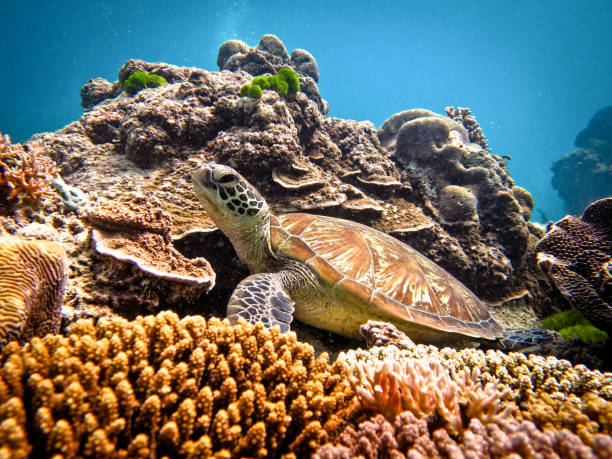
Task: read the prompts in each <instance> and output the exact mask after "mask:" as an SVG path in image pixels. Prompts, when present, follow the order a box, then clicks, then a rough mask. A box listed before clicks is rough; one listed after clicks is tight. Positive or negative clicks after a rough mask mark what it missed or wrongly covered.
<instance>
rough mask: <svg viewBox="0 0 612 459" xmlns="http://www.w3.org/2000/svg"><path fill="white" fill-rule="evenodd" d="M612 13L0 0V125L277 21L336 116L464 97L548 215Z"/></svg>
mask: <svg viewBox="0 0 612 459" xmlns="http://www.w3.org/2000/svg"><path fill="white" fill-rule="evenodd" d="M611 25H612V2H610V1H609V0H590V1H584V2H576V1H569V0H559V1H551V0H542V1H537V2H533V1H524V0H521V1H513V2H502V1H490V0H489V1H485V0H474V1H471V2H466V1H462V2H459V1H442V2H432V1H428V0H405V1H396V2H385V1H378V2H372V1H360V0H353V1H344V0H342V1H333V2H332V1H328V0H326V1H319V0H312V1H309V2H276V3H272V2H258V1H246V0H240V1H225V0H213V1H204V0H202V1H195V0H193V1H182V0H175V1H172V2H168V1H163V2H162V1H157V0H147V1H142V0H132V1H130V2H123V1H95V2H94V1H89V2H81V1H79V2H77V1H66V0H57V1H54V2H44V1H31V0H24V1H22V2H19V3H18V2H2V3H1V5H0V57H1V58H2V60H1V62H2V67H1V71H0V107H1V110H0V131H1V132H2V133H4V134H9V135H10V136H11V137H12V139H13V141H15V142H16V141H25V140H27V139H28V138H29V137H30V136H31V135H32V134H34V133H37V132H43V131H53V130H57V129H59V128H61V127H62V126H64V125H66V124H68V123H70V122H72V121H74V120H76V119H78V118H79V116H80V114H81V111H82V109H81V107H80V95H79V91H80V88H81V86H82V85H83V84H84V83H85V82H86V81H87V80H88V79H89V78H93V77H99V76H101V77H104V78H106V79H108V80H110V81H115V80H116V79H117V71H118V69H119V68H120V67H121V65H122V64H123V63H124V62H125V61H126V60H128V59H130V58H138V59H143V60H147V61H154V62H158V61H163V62H168V63H171V64H175V65H186V66H196V67H200V68H204V69H207V70H217V66H216V57H217V51H218V49H219V46H220V45H221V44H222V43H223V42H224V41H226V40H229V39H240V40H243V41H245V42H247V43H248V44H249V45H251V46H254V45H256V44H257V42H258V40H259V38H260V37H261V36H262V35H264V34H267V33H272V34H275V35H277V36H278V37H279V38H280V39H281V40H283V42H284V43H285V46H286V47H287V49H288V50H289V52H291V50H293V49H295V48H303V49H306V50H307V51H309V52H310V53H311V54H312V55H313V56H314V57H315V58H316V59H317V62H318V66H319V72H320V75H321V78H320V81H319V88H320V91H321V94H322V96H323V97H324V98H325V99H326V100H328V101H329V104H330V116H336V117H340V118H349V119H356V120H370V121H372V122H373V123H374V124H375V125H376V126H377V127H379V126H380V125H381V124H382V122H383V121H384V120H385V119H387V118H388V117H389V116H391V115H392V114H394V113H397V112H400V111H403V110H407V109H410V108H427V109H430V110H433V111H435V112H438V113H444V107H446V106H448V105H455V106H456V105H459V106H463V107H470V108H471V109H472V113H473V114H474V115H475V116H476V118H477V120H478V121H479V122H480V124H481V126H482V128H483V131H484V133H485V135H486V136H487V138H488V140H489V143H490V146H491V147H492V150H493V152H494V153H497V154H499V155H510V156H512V160H511V162H510V168H511V172H512V176H513V178H514V179H515V182H516V184H517V185H520V186H522V187H524V188H526V189H527V190H529V191H530V192H531V193H532V194H533V196H534V198H535V200H536V210H537V209H539V210H541V211H542V212H544V214H545V215H546V216H547V217H548V218H549V219H552V220H554V219H557V218H559V217H560V216H561V215H562V202H561V201H560V199H559V198H558V197H557V195H556V192H555V191H554V190H553V189H552V187H551V185H550V178H551V171H550V166H551V164H552V162H553V161H555V160H556V159H558V158H560V157H561V156H562V155H564V154H566V153H569V152H570V151H572V150H573V149H574V147H573V142H574V139H575V137H576V135H577V134H578V132H579V131H580V130H581V129H583V128H584V127H585V126H586V125H587V123H588V121H589V120H590V118H591V117H592V115H593V114H594V113H595V111H597V110H598V109H599V108H601V107H603V106H605V105H610V104H611V103H612V84H611V83H610V81H611V80H610V75H611V74H612V27H611ZM533 219H534V220H539V221H542V220H543V217H542V214H541V213H540V212H537V211H536V212H535V213H534V217H533Z"/></svg>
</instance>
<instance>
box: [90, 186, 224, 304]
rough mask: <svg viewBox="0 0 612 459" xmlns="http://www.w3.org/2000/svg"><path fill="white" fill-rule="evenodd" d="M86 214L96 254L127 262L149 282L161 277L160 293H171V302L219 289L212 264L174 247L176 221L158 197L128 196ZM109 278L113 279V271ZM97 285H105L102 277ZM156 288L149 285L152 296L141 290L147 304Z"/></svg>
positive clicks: (148, 289) (159, 280) (147, 288)
mask: <svg viewBox="0 0 612 459" xmlns="http://www.w3.org/2000/svg"><path fill="white" fill-rule="evenodd" d="M86 215H87V219H88V221H89V223H90V224H91V225H92V227H93V229H92V234H91V239H92V242H93V245H94V248H95V250H96V251H97V252H98V253H99V254H101V255H103V256H105V257H110V258H111V259H114V260H117V261H119V262H120V263H121V264H123V263H129V264H132V265H134V266H136V267H137V268H138V270H139V271H141V272H142V273H145V275H146V276H147V277H148V278H149V279H155V280H156V281H157V283H158V284H160V286H161V285H163V288H160V289H157V290H159V291H160V292H161V290H163V291H164V292H165V293H164V295H163V297H164V299H165V300H166V301H169V302H172V301H176V300H177V299H181V300H189V299H194V298H197V296H199V294H201V293H202V291H207V290H210V289H211V288H212V286H213V285H214V282H215V273H214V271H213V270H212V268H211V266H210V264H209V263H208V261H206V260H205V259H204V258H201V257H199V258H194V259H189V258H186V257H184V256H183V255H182V254H181V253H180V252H179V251H178V250H176V249H175V248H174V247H173V245H172V241H171V236H170V232H171V226H172V221H171V219H170V217H168V216H167V215H166V214H165V213H164V212H163V210H162V208H161V203H160V202H159V200H157V199H156V198H154V197H151V196H150V197H145V196H143V195H137V194H135V195H132V196H125V197H123V198H122V199H118V200H116V201H112V202H106V203H99V204H97V205H96V206H92V207H90V208H88V209H87V210H86ZM119 270H120V271H121V269H120V268H119ZM107 276H110V277H113V276H112V274H109V273H107ZM96 281H101V279H100V276H97V279H96ZM98 283H99V282H98ZM150 284H151V282H150V281H149V282H145V288H146V290H147V293H145V292H141V296H142V297H143V302H144V297H147V296H148V297H150V296H151V295H152V293H153V291H154V290H156V289H155V288H154V287H153V285H150ZM115 287H116V286H115ZM116 293H117V292H116Z"/></svg>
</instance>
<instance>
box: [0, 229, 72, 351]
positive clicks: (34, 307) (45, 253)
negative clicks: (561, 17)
mask: <svg viewBox="0 0 612 459" xmlns="http://www.w3.org/2000/svg"><path fill="white" fill-rule="evenodd" d="M67 276H68V259H67V256H66V252H65V250H64V249H63V247H61V246H60V245H58V244H56V243H54V242H50V241H44V240H32V241H28V240H25V239H22V238H19V237H14V236H8V235H1V236H0V350H1V349H2V347H4V346H5V345H6V344H7V343H8V342H9V341H11V340H19V341H22V342H24V341H28V340H29V339H31V338H32V337H34V336H44V335H45V334H47V333H53V332H57V331H58V329H59V325H60V310H61V307H62V300H63V299H64V290H65V287H66V279H67Z"/></svg>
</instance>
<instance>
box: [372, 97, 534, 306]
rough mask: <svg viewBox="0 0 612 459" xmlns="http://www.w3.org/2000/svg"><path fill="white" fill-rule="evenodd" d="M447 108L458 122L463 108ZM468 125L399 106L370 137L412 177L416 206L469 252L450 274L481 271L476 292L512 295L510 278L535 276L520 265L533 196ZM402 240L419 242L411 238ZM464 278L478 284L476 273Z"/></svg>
mask: <svg viewBox="0 0 612 459" xmlns="http://www.w3.org/2000/svg"><path fill="white" fill-rule="evenodd" d="M457 110H459V111H457ZM450 114H451V115H453V114H456V115H457V116H459V115H461V116H460V118H461V119H460V121H461V122H463V123H464V124H465V123H467V121H469V118H468V115H469V114H468V113H467V112H466V111H465V110H464V111H461V110H460V109H455V110H450ZM453 117H455V118H456V116H454V115H453ZM466 120H467V121H466ZM474 123H475V121H474V122H472V123H467V124H468V126H467V128H468V129H466V127H464V125H463V124H461V123H460V122H457V121H454V120H453V119H449V118H446V117H443V116H441V115H437V114H435V113H433V112H430V111H428V110H421V109H417V110H407V111H404V112H401V113H398V114H395V115H393V116H392V117H390V118H389V119H388V120H387V121H385V122H384V123H383V125H382V126H381V127H380V129H379V130H378V138H379V139H380V142H381V144H382V145H383V146H384V147H386V148H388V149H389V150H390V151H392V152H393V154H394V157H395V159H396V162H397V163H398V165H399V166H400V168H401V169H402V170H403V171H404V174H407V176H408V177H410V178H411V179H412V183H413V189H415V191H418V192H419V194H420V195H421V196H420V198H421V199H422V201H423V205H424V207H425V208H426V209H427V210H429V211H430V212H431V213H433V215H434V217H435V218H436V219H437V220H439V221H440V222H441V225H442V227H443V228H444V230H445V231H446V232H448V233H449V235H450V236H452V237H454V238H456V239H457V242H458V243H459V245H460V248H459V250H460V252H459V253H462V254H463V255H464V256H466V257H468V258H469V262H467V263H466V262H465V261H464V262H463V263H460V264H459V263H456V262H455V267H454V271H453V273H454V274H455V275H457V277H459V278H460V279H463V280H466V279H468V277H467V276H470V275H474V274H475V275H476V276H485V277H486V278H487V282H486V284H487V287H486V288H478V287H476V293H478V294H479V295H481V296H484V297H485V299H488V300H489V301H492V302H499V300H500V296H501V297H503V296H504V295H505V296H507V297H512V296H513V294H516V293H518V291H519V290H520V289H518V288H516V287H514V286H513V285H512V284H513V282H516V280H517V279H520V278H523V279H534V278H535V277H537V276H538V273H537V272H536V271H535V270H531V272H530V269H531V268H530V267H529V266H528V265H527V263H526V260H527V258H528V256H529V255H528V253H529V250H530V246H532V245H533V244H534V243H535V241H536V238H537V235H536V234H534V230H533V229H532V228H531V227H530V225H529V223H528V220H529V218H530V216H531V210H532V208H533V199H531V196H530V195H529V193H527V192H526V191H525V190H524V189H522V188H520V187H515V186H514V182H513V181H512V179H511V177H510V174H509V172H508V170H507V168H506V163H505V160H504V159H502V158H501V157H499V156H496V155H493V154H491V153H490V152H489V151H488V150H486V149H483V147H482V146H481V145H480V144H479V143H482V142H481V141H480V140H479V139H480V136H477V137H478V139H476V137H474V136H475V135H476V134H474V133H475V132H476V127H475V126H476V124H474ZM470 129H471V132H470ZM478 129H479V128H478ZM479 132H480V131H479ZM474 142H479V143H474ZM415 184H419V186H418V187H415V186H414V185H415ZM406 241H407V242H408V243H411V245H413V246H416V247H417V248H420V244H419V242H418V240H412V239H410V238H408V239H407V240H406ZM485 241H487V242H485ZM476 253H478V255H477V254H476ZM436 261H437V260H436ZM441 263H442V265H443V266H444V263H443V262H441ZM457 265H458V266H457ZM461 265H463V267H460V266H461ZM468 266H469V267H468ZM464 269H465V271H464V272H462V271H463V270H464ZM457 271H459V273H457ZM470 273H472V274H470ZM467 283H468V285H470V286H473V285H478V282H477V281H476V279H473V280H469V281H467Z"/></svg>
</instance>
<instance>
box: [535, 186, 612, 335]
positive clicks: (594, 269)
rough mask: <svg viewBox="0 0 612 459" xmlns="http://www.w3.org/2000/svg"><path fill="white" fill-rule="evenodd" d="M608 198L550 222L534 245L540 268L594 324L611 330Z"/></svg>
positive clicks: (611, 216) (611, 212)
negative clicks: (578, 216)
mask: <svg viewBox="0 0 612 459" xmlns="http://www.w3.org/2000/svg"><path fill="white" fill-rule="evenodd" d="M611 222H612V198H606V199H600V200H599V201H595V202H594V203H592V204H590V205H589V206H588V207H587V208H586V210H585V211H584V214H583V215H582V218H580V219H578V218H576V217H573V216H571V215H568V216H566V217H563V218H562V219H561V220H559V221H558V222H556V223H555V224H553V225H552V227H551V228H550V229H549V231H548V232H547V233H546V235H545V236H544V238H543V239H542V240H541V241H540V242H538V245H537V246H536V252H537V260H538V265H539V266H540V268H541V269H542V270H543V271H544V272H545V273H546V274H547V275H548V276H549V277H550V279H552V281H553V282H554V283H555V285H556V286H557V287H558V288H559V290H560V291H561V293H562V294H563V295H564V296H565V297H566V298H567V300H568V301H569V303H570V304H571V305H572V306H573V307H574V308H576V309H577V310H578V311H580V312H581V313H582V314H583V315H584V316H585V317H586V318H587V319H588V320H589V321H590V322H591V323H592V324H593V325H594V326H596V327H597V328H600V329H602V330H604V331H606V332H608V334H609V335H610V334H612V225H611Z"/></svg>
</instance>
